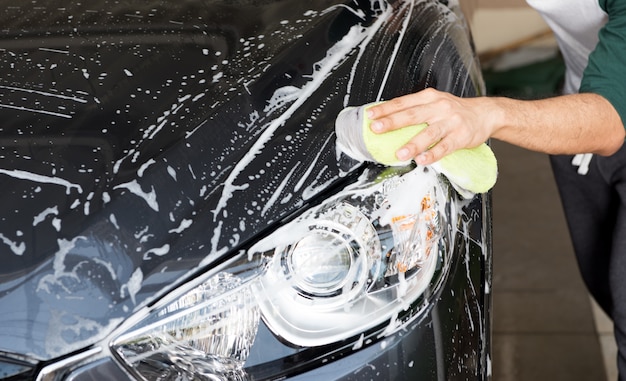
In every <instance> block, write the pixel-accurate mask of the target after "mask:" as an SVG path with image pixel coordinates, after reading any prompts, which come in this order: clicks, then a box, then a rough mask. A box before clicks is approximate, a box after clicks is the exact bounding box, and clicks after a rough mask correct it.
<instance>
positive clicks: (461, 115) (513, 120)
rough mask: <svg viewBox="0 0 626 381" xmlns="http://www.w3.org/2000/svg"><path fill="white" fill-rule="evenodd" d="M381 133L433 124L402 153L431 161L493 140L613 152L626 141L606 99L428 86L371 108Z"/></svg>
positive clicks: (559, 150)
mask: <svg viewBox="0 0 626 381" xmlns="http://www.w3.org/2000/svg"><path fill="white" fill-rule="evenodd" d="M368 116H369V118H370V119H372V120H373V122H372V124H371V128H372V130H374V131H375V132H377V133H383V132H385V131H389V130H394V129H398V128H402V127H404V126H408V125H411V124H419V123H424V122H426V123H428V127H427V128H426V129H424V130H423V131H422V132H420V133H419V134H418V135H416V136H415V137H413V138H412V139H411V141H409V142H408V143H407V144H406V145H404V146H403V147H402V148H401V149H399V150H398V151H397V152H396V156H397V157H398V158H399V159H400V160H408V159H410V158H414V159H415V161H416V162H417V163H418V164H423V165H427V164H431V163H433V162H435V161H437V160H439V159H441V158H442V157H444V156H446V155H448V154H450V153H452V152H453V151H456V150H458V149H461V148H472V147H476V146H478V145H480V144H482V143H484V142H485V141H486V140H487V139H489V138H494V139H498V140H502V141H505V142H508V143H511V144H515V145H517V146H520V147H523V148H527V149H530V150H533V151H538V152H544V153H550V154H576V153H597V154H600V155H611V154H613V153H614V152H616V151H617V150H618V149H619V148H620V147H621V146H622V144H623V143H624V135H625V132H624V125H623V124H622V121H621V119H620V117H619V114H618V113H617V111H616V110H615V109H614V108H613V106H612V105H611V104H610V103H609V102H608V101H607V100H606V99H605V98H603V97H601V96H599V95H595V94H573V95H565V96H559V97H554V98H548V99H543V100H533V101H529V100H515V99H510V98H504V97H475V98H460V97H457V96H454V95H452V94H449V93H446V92H442V91H438V90H435V89H426V90H423V91H419V92H417V93H413V94H409V95H405V96H402V97H398V98H394V99H392V100H389V101H387V102H383V103H381V104H379V105H376V106H373V107H371V108H369V109H368Z"/></svg>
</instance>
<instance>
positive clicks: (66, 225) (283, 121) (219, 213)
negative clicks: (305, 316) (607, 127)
mask: <svg viewBox="0 0 626 381" xmlns="http://www.w3.org/2000/svg"><path fill="white" fill-rule="evenodd" d="M433 6H434V7H444V6H443V5H439V4H437V5H432V4H426V3H422V2H419V1H418V2H405V1H396V2H391V3H390V4H387V3H382V2H378V1H372V2H371V3H370V2H369V1H367V2H362V1H360V2H353V1H349V2H348V1H346V2H345V4H341V3H338V2H336V1H317V0H316V1H307V2H303V1H300V0H285V1H230V2H226V1H205V2H200V1H178V0H177V1H171V2H168V1H159V2H153V3H152V2H148V3H146V2H142V3H141V4H132V2H128V3H127V2H122V3H117V2H115V3H113V2H108V1H90V2H85V3H77V4H68V3H67V2H63V1H52V2H41V3H38V2H37V1H33V2H29V3H28V4H26V3H25V5H19V6H15V5H14V2H9V1H0V9H2V12H0V14H1V15H2V16H0V17H1V21H2V25H3V31H4V33H3V34H4V37H3V39H2V40H1V42H0V49H1V50H2V51H3V53H4V54H3V58H2V60H1V62H0V66H1V70H2V73H4V74H3V76H2V79H0V115H1V117H0V120H1V121H2V122H1V129H0V139H1V140H2V144H1V145H0V146H1V147H0V149H1V152H0V157H1V161H0V184H1V189H2V190H3V197H2V201H1V202H0V210H1V213H0V216H1V219H0V253H1V255H2V258H3V264H2V266H1V267H0V311H2V312H1V313H0V352H5V353H17V354H22V355H27V356H29V357H32V358H34V359H38V360H48V359H51V358H54V357H57V356H62V355H64V354H67V353H70V352H71V351H74V350H77V349H80V348H83V347H86V346H89V345H91V344H93V343H95V342H97V341H98V340H101V339H102V338H104V337H105V336H106V335H108V334H109V333H110V332H111V330H112V329H114V328H115V327H116V326H117V325H118V324H119V323H120V322H121V321H123V320H124V319H125V318H127V317H128V316H130V315H131V314H132V313H133V312H134V311H135V310H136V309H137V308H138V307H140V306H143V305H146V304H147V303H150V302H151V301H153V300H155V299H156V298H158V297H159V296H161V295H163V294H164V293H165V292H167V291H169V290H171V289H172V288H173V287H175V286H176V285H178V284H180V283H181V282H184V281H185V280H186V279H188V278H190V277H192V276H194V275H196V274H197V273H199V272H201V271H204V270H205V269H207V268H210V266H211V265H212V264H213V263H215V262H216V261H220V260H222V259H224V258H226V257H228V256H229V255H232V254H233V253H237V252H240V251H241V250H245V249H246V247H247V246H248V245H251V244H252V243H254V242H255V241H256V240H258V239H259V238H260V237H262V236H263V235H265V234H266V233H268V232H270V231H272V230H273V228H275V227H276V226H277V225H279V224H280V223H281V221H283V220H286V219H289V218H290V217H291V216H292V215H294V214H297V213H298V212H299V211H300V210H302V208H304V207H306V206H307V205H308V204H311V203H316V202H318V201H317V200H318V199H320V198H323V197H324V195H325V194H328V193H329V192H333V191H334V190H336V189H340V188H342V187H343V186H345V184H347V183H349V182H351V181H353V178H354V177H355V176H356V175H358V173H359V171H360V168H362V164H361V163H357V162H355V161H352V160H351V159H349V158H347V157H345V156H343V155H341V154H339V153H338V152H337V150H336V148H335V140H334V139H335V137H334V119H335V117H336V115H337V114H338V112H339V111H340V110H341V109H342V108H343V107H344V106H347V105H349V104H352V105H356V104H362V103H366V102H370V101H373V100H377V99H386V98H390V97H392V96H395V95H399V94H403V93H407V92H410V91H415V90H417V89H418V88H422V87H426V86H437V87H439V88H443V89H447V90H451V91H454V92H456V93H460V94H472V93H474V92H475V91H476V89H475V88H474V87H473V86H472V85H471V83H472V81H471V79H470V78H469V74H468V72H467V69H466V67H467V66H471V65H472V64H473V63H472V59H473V55H472V53H471V51H467V52H466V54H460V55H459V51H458V50H459V47H458V46H456V45H455V42H454V41H455V40H454V34H455V33H465V32H464V31H456V30H448V29H446V23H445V20H441V21H440V22H433V21H432V20H430V19H428V18H429V17H431V18H432V17H438V18H439V17H441V16H440V10H439V11H437V12H435V11H434V10H433V12H429V10H428V8H429V7H433ZM364 9H365V10H366V11H364ZM416 12H420V13H419V14H420V15H421V16H420V17H419V18H418V20H417V21H418V22H416V21H415V20H413V18H414V15H415V14H416ZM446 14H447V15H448V16H446V17H454V13H453V12H452V11H450V12H448V13H446ZM411 20H413V21H411ZM419 20H421V22H419ZM426 21H428V22H426ZM433 27H436V28H437V27H438V28H442V30H441V32H440V33H435V35H437V36H439V39H438V40H435V41H433V40H432V39H430V40H428V41H410V42H402V44H409V45H408V47H407V48H401V46H402V44H401V43H400V41H402V37H403V35H404V33H405V32H406V30H407V29H409V28H417V29H419V28H433ZM424 34H426V33H425V32H424ZM431 34H432V33H431ZM461 50H463V47H461ZM446 55H449V56H450V57H451V59H452V60H453V62H449V61H448V62H446V63H447V64H449V63H451V64H450V65H449V66H450V68H449V69H442V70H437V71H436V73H435V72H433V71H432V70H430V69H432V67H431V66H432V65H433V63H434V62H435V61H436V60H439V61H443V60H445V59H446V58H442V56H443V57H445V56H446ZM459 57H460V58H459ZM435 58H436V59H435ZM416 62H419V63H420V64H415V63H416ZM409 67H411V68H415V69H412V70H407V68H409ZM427 73H430V74H427ZM416 78H426V79H425V80H421V82H419V83H417V85H416V80H415V79H416Z"/></svg>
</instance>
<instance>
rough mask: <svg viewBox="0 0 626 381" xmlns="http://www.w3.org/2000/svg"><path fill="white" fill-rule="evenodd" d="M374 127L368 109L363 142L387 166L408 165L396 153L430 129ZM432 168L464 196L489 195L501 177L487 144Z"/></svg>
mask: <svg viewBox="0 0 626 381" xmlns="http://www.w3.org/2000/svg"><path fill="white" fill-rule="evenodd" d="M372 106H373V105H372ZM370 107H371V106H370ZM366 109H367V108H366ZM370 124H371V120H370V119H369V118H368V117H367V113H366V112H365V110H364V112H363V126H362V128H363V142H364V143H365V146H366V148H367V150H368V152H369V153H370V155H372V157H373V158H374V160H376V161H377V162H379V163H381V164H384V165H387V166H397V165H406V164H408V163H409V162H410V161H409V162H402V161H400V160H398V158H397V157H396V151H397V150H398V149H400V147H402V146H404V145H405V144H406V143H408V142H409V141H410V140H411V138H413V137H414V136H415V135H417V134H418V133H420V132H421V131H422V130H423V129H424V128H425V127H426V126H427V124H426V123H421V124H417V125H411V126H407V127H404V128H401V129H398V130H393V131H389V132H385V133H383V134H376V133H374V132H373V131H372V129H371V128H370ZM432 167H433V169H435V170H436V171H437V172H439V173H442V174H443V175H445V176H446V177H447V178H448V180H450V182H451V183H452V185H453V186H454V187H455V188H456V189H457V190H459V191H460V192H461V193H464V192H462V191H463V190H466V191H469V192H472V193H485V192H487V191H489V190H490V189H491V188H493V186H494V185H495V183H496V179H497V177H498V162H497V160H496V157H495V155H494V153H493V151H492V150H491V148H490V147H489V146H488V145H487V144H485V143H483V144H481V145H479V146H478V147H475V148H466V149H460V150H457V151H455V152H453V153H451V154H449V155H447V156H445V157H444V158H442V159H441V160H439V161H438V162H436V163H434V164H432ZM459 188H460V189H459Z"/></svg>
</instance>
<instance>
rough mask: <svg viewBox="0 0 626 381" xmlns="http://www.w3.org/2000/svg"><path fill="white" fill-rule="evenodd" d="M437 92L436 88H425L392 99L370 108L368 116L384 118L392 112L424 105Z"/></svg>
mask: <svg viewBox="0 0 626 381" xmlns="http://www.w3.org/2000/svg"><path fill="white" fill-rule="evenodd" d="M436 93H437V91H436V90H434V89H425V90H422V91H419V92H416V93H411V94H407V95H403V96H399V97H396V98H393V99H390V100H388V101H385V102H382V103H379V104H376V105H374V106H372V107H370V108H368V117H369V118H370V119H379V118H384V117H386V116H389V115H391V114H395V113H398V112H401V111H405V110H407V109H410V108H412V107H415V106H420V105H423V104H425V103H427V102H429V101H430V100H432V99H433V96H436Z"/></svg>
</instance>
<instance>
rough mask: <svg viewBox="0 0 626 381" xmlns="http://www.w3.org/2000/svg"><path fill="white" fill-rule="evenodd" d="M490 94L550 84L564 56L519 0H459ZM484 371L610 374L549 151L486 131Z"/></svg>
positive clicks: (570, 377) (513, 380)
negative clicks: (493, 172) (487, 353)
mask: <svg viewBox="0 0 626 381" xmlns="http://www.w3.org/2000/svg"><path fill="white" fill-rule="evenodd" d="M460 1H461V4H462V6H463V7H464V8H466V11H467V13H468V14H469V19H470V24H471V26H472V33H473V35H474V39H475V43H476V48H477V51H478V53H479V57H480V60H481V65H482V67H483V74H484V78H485V82H486V85H487V93H488V94H490V95H507V96H512V97H518V98H537V97H545V96H550V95H552V94H555V93H556V92H557V91H558V87H559V85H560V81H561V80H562V76H563V71H564V66H563V62H562V60H561V57H560V55H559V53H558V48H557V45H556V41H555V40H554V38H553V36H552V33H551V32H550V30H549V28H548V26H547V25H546V24H545V22H544V21H543V19H542V18H541V17H540V16H539V15H538V14H537V13H536V12H535V11H534V10H533V9H531V8H529V7H528V5H526V3H525V1H524V0H460ZM492 146H493V149H494V151H495V154H496V157H497V158H498V164H499V179H498V183H497V184H496V186H495V188H494V190H493V210H494V221H493V228H494V272H493V341H492V342H493V348H492V369H493V379H494V380H497V381H527V380H528V381H530V380H532V381H544V380H545V381H548V380H549V381H560V380H567V381H577V380H581V381H582V380H584V381H589V380H609V381H615V380H617V372H616V365H615V361H616V360H615V357H616V348H615V343H614V339H613V333H612V326H611V323H610V321H609V320H608V319H607V317H606V316H605V315H604V314H603V313H602V312H601V311H600V310H599V309H598V308H597V306H596V305H595V304H594V303H593V301H592V300H591V299H590V298H589V296H588V294H587V291H586V289H585V287H584V285H583V283H582V280H581V278H580V275H579V272H578V268H577V266H576V262H575V259H574V254H573V250H572V246H571V242H570V239H569V235H568V232H567V227H566V222H565V219H564V215H563V210H562V208H561V204H560V200H559V197H558V193H557V189H556V185H555V183H554V179H553V177H552V172H551V169H550V164H549V161H548V157H547V156H546V155H543V154H538V153H533V152H529V151H525V150H522V149H520V148H517V147H515V146H511V145H508V144H506V143H502V142H498V141H492Z"/></svg>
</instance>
